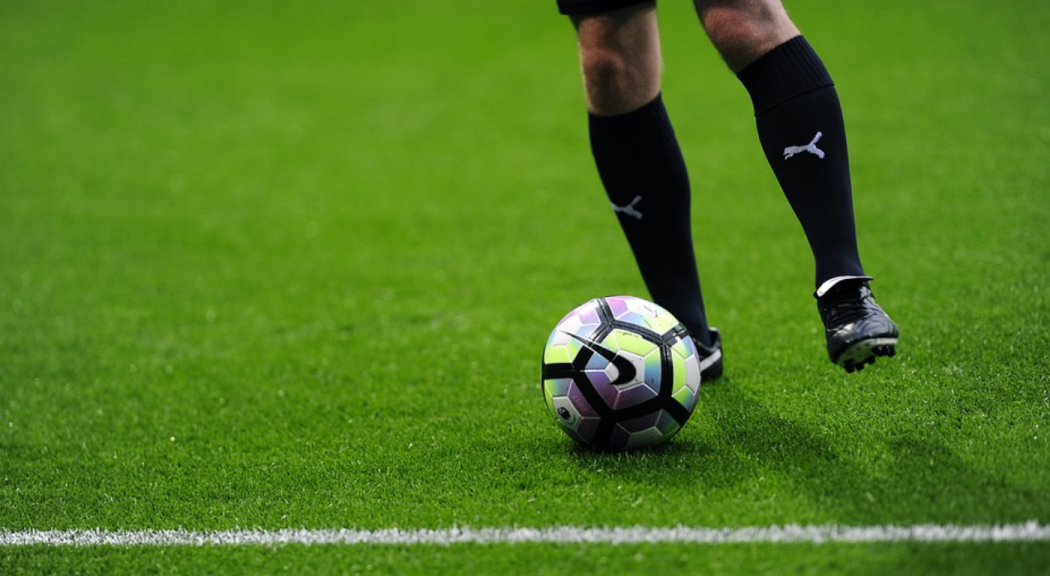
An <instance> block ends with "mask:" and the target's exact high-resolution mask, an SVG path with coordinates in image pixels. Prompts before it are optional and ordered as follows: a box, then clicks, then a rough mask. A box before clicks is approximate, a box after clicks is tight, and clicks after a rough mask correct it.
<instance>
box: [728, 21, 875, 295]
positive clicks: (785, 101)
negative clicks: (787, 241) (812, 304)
mask: <svg viewBox="0 0 1050 576" xmlns="http://www.w3.org/2000/svg"><path fill="white" fill-rule="evenodd" d="M738 77H739V79H740V81H741V82H742V83H743V84H744V86H745V87H746V88H747V91H748V93H749V94H750V95H751V100H752V103H753V104H754V107H755V119H756V123H757V125H758V136H759V140H760V141H761V142H762V150H763V151H764V152H765V154H766V159H767V160H768V161H769V165H770V166H771V167H772V168H773V173H774V174H776V177H777V180H778V181H779V182H780V187H781V188H782V189H783V190H784V194H785V195H786V196H787V199H788V202H790V203H791V208H792V209H793V210H794V211H795V216H796V217H798V220H799V222H800V223H801V224H802V229H803V230H804V231H805V233H806V238H807V239H808V240H809V246H810V249H812V251H813V259H814V260H815V262H816V285H818V286H819V285H820V284H822V283H823V282H824V281H826V280H828V279H830V278H834V277H837V276H863V275H864V270H863V268H862V267H861V263H860V255H859V253H858V250H857V233H856V226H855V224H854V219H853V192H852V185H851V183H850V172H849V155H848V153H847V150H846V129H845V125H844V123H843V120H842V108H841V107H840V105H839V98H838V94H837V92H836V91H835V85H834V84H833V83H832V81H831V76H830V75H829V74H828V71H827V69H826V68H825V67H824V64H823V63H822V62H821V60H820V58H819V57H818V56H817V54H816V52H814V51H813V48H812V47H811V46H810V45H809V43H808V42H806V40H805V38H803V37H802V36H796V37H795V38H793V39H791V40H789V41H787V42H785V43H784V44H781V45H780V46H777V47H776V48H774V49H773V50H771V51H770V52H768V53H767V54H765V55H764V56H762V57H761V58H759V59H758V60H756V61H755V62H754V63H752V64H750V65H749V66H748V67H747V68H745V69H744V70H743V71H741V72H740V74H739V75H738Z"/></svg>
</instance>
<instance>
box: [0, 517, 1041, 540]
mask: <svg viewBox="0 0 1050 576" xmlns="http://www.w3.org/2000/svg"><path fill="white" fill-rule="evenodd" d="M1036 541H1050V526H1046V525H1041V524H1039V523H1038V522H1027V523H1024V524H1005V525H971V526H960V525H953V524H947V525H938V524H917V525H912V526H894V525H885V526H838V525H819V526H797V525H791V526H770V527H744V528H693V527H686V526H677V527H673V528H647V527H641V526H634V527H620V528H616V527H614V528H581V527H574V526H557V527H551V528H466V527H464V528H445V529H438V530H400V529H397V528H391V529H385V530H350V529H315V530H307V529H300V530H226V531H215V532H195V531H191V530H140V531H123V530H115V531H114V530H22V531H6V530H0V545H2V546H33V545H47V546H257V545H280V544H302V545H318V544H335V545H401V546H411V545H441V546H449V545H454V544H522V543H541V544H614V545H619V544H663V543H676V544H707V545H719V544H795V543H803V544H822V543H829V542H839V543H870V542H973V543H978V542H1036Z"/></svg>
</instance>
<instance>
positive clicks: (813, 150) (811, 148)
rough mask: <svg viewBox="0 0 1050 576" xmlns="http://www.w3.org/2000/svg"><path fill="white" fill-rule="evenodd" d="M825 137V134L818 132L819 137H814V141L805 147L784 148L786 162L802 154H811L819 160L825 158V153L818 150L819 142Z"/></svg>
mask: <svg viewBox="0 0 1050 576" xmlns="http://www.w3.org/2000/svg"><path fill="white" fill-rule="evenodd" d="M823 135H824V134H823V133H821V132H817V135H816V136H814V137H813V140H812V141H811V142H810V143H809V144H806V145H805V146H788V147H787V148H784V160H787V159H788V158H791V157H792V156H794V155H795V154H798V153H800V152H809V153H810V154H813V155H814V156H816V157H817V158H824V151H823V150H821V149H820V148H817V141H818V140H820V137H821V136H823Z"/></svg>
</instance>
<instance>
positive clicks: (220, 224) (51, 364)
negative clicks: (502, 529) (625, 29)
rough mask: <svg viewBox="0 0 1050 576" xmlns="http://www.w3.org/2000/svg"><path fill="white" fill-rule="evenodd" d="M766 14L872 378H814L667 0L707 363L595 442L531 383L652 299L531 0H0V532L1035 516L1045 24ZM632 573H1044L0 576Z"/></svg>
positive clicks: (1009, 12)
mask: <svg viewBox="0 0 1050 576" xmlns="http://www.w3.org/2000/svg"><path fill="white" fill-rule="evenodd" d="M788 6H789V9H790V10H791V13H792V15H793V17H794V19H795V20H796V23H797V24H798V25H799V26H800V28H802V29H803V31H804V32H805V33H806V35H807V37H808V38H809V40H810V42H811V43H812V44H813V45H814V46H815V47H816V48H817V50H818V51H819V52H820V53H821V55H822V56H823V58H824V60H825V62H826V63H827V65H828V67H829V69H830V70H831V72H832V74H833V76H834V77H835V79H836V83H837V86H838V90H839V93H840V95H841V97H842V100H843V102H844V107H845V114H846V123H847V128H848V130H849V136H850V149H851V153H852V165H853V176H854V189H855V198H854V199H855V205H856V210H857V222H858V230H859V237H860V247H861V253H862V257H863V259H864V263H865V266H866V268H867V270H868V272H869V273H871V274H873V275H874V276H875V277H876V278H877V280H876V282H875V283H874V285H873V288H874V290H875V293H876V294H877V296H878V298H879V300H880V302H881V303H882V304H883V305H884V307H885V308H886V309H887V310H888V311H889V313H890V314H891V315H892V316H894V318H895V319H896V320H897V321H898V323H899V324H900V326H901V330H902V332H903V338H902V341H901V345H900V353H899V355H898V356H897V357H896V358H894V359H892V360H888V361H885V360H880V361H879V362H878V363H877V364H876V365H875V366H872V367H869V368H868V369H866V370H864V371H863V372H861V373H859V374H854V375H847V374H845V373H844V372H842V371H841V370H840V369H838V368H836V367H834V366H832V365H831V364H830V363H828V362H827V360H826V358H825V355H824V350H823V343H822V333H821V326H820V323H819V319H818V317H817V315H816V310H815V306H814V304H813V301H812V298H811V296H810V293H811V291H812V289H813V286H812V261H811V257H810V255H809V252H808V248H807V246H806V244H805V239H804V237H803V235H802V232H801V229H800V228H799V226H798V224H797V223H796V221H795V220H794V218H793V216H792V214H791V211H790V208H789V207H788V205H787V202H786V201H785V200H784V199H783V197H782V195H781V194H780V192H779V191H778V190H777V188H776V183H775V180H774V178H773V176H772V174H771V172H770V171H769V169H768V167H767V166H766V165H765V161H764V159H763V158H762V155H761V152H760V149H759V146H758V142H757V138H756V136H755V134H754V127H753V120H752V118H751V109H750V103H749V101H748V99H747V95H746V93H745V92H744V90H743V88H742V87H741V86H740V85H739V83H738V82H737V81H736V80H735V79H734V78H733V77H732V75H731V74H730V73H729V72H728V71H726V70H725V68H724V66H723V65H722V64H721V63H720V62H719V61H718V59H717V56H716V55H715V53H714V51H713V49H712V48H711V47H710V46H709V45H708V44H707V41H706V40H705V39H704V38H703V37H702V33H701V31H700V28H699V26H698V24H697V23H696V20H695V17H694V16H692V14H691V12H690V7H689V6H688V3H687V2H670V1H668V2H664V3H661V8H660V11H661V15H662V20H661V25H662V28H663V32H664V38H665V42H664V48H665V60H666V65H667V69H666V75H665V99H666V101H667V105H668V108H669V109H670V112H671V115H672V118H673V119H674V121H675V123H676V128H677V131H678V135H679V138H680V141H681V143H682V147H683V150H684V152H685V155H686V158H687V162H688V164H689V166H690V169H691V171H692V180H693V184H694V202H693V216H694V226H695V230H694V235H695V238H696V243H697V252H698V259H699V266H700V269H701V275H702V282H703V288H704V295H705V298H706V301H707V307H708V315H709V318H710V319H711V320H712V322H713V323H714V324H715V325H716V326H718V327H719V328H720V329H721V330H722V333H723V336H724V338H725V346H726V377H725V378H724V379H723V380H721V381H719V382H717V383H714V384H710V385H706V386H705V387H704V389H703V391H702V393H701V400H700V406H699V408H698V410H697V412H696V413H695V415H694V417H693V419H692V420H691V421H690V423H689V424H688V425H687V426H686V428H685V429H684V430H683V431H682V433H681V434H679V435H678V436H677V437H676V438H675V439H674V441H673V442H672V443H671V444H670V445H668V446H667V447H665V448H662V449H658V450H655V451H650V452H642V453H635V454H628V455H612V456H610V455H595V454H591V453H588V452H585V451H582V450H580V449H578V448H576V447H575V446H574V445H573V444H572V441H571V440H569V439H568V438H567V437H566V436H564V435H563V434H561V432H559V431H558V430H557V429H556V428H555V427H554V425H553V423H552V422H551V421H550V418H549V416H548V415H547V413H546V410H545V408H544V405H543V400H542V396H541V394H540V391H539V383H538V381H539V355H540V351H541V349H542V346H543V343H544V341H545V339H546V336H547V333H548V331H549V330H550V329H551V328H553V326H554V324H555V323H556V322H557V321H558V319H559V318H561V316H562V315H563V314H564V313H565V312H567V311H568V310H569V309H571V308H573V307H574V306H576V305H578V304H580V303H582V302H583V301H585V300H587V299H590V298H592V297H595V296H600V295H608V294H635V295H640V296H645V290H644V285H643V284H642V282H641V279H640V278H639V276H638V274H637V271H636V269H635V267H634V264H633V261H632V260H631V255H630V251H629V249H628V248H627V246H626V243H625V242H624V240H623V238H622V236H621V233H620V231H619V229H618V227H617V225H616V222H615V219H614V217H613V216H612V213H611V211H610V210H608V208H607V206H608V204H607V201H606V200H605V198H604V194H603V193H602V192H601V190H600V188H599V183H598V179H597V176H596V174H595V171H594V168H593V165H592V163H591V160H590V157H589V152H588V149H587V142H586V131H585V128H586V123H585V122H586V117H585V116H584V114H583V107H582V106H583V101H582V90H581V87H580V81H579V78H578V71H577V68H578V65H577V62H576V56H575V52H574V50H575V46H574V41H573V38H572V30H571V27H570V26H569V25H568V23H567V22H565V21H563V20H564V19H563V18H561V17H559V16H557V14H556V13H555V10H554V6H553V2H550V3H549V4H548V3H537V2H524V1H517V0H515V1H513V2H512V1H507V0H505V1H502V2H499V3H498V6H496V5H494V4H493V3H491V2H480V1H477V0H471V1H468V2H466V3H460V4H458V5H457V6H456V7H455V8H453V7H451V6H448V5H444V4H438V3H434V2H423V1H407V0H406V1H403V2H397V3H393V4H389V5H388V4H386V3H364V2H349V3H348V2H324V1H310V2H306V3H298V4H289V3H281V2H271V1H261V2H251V3H248V2H226V3H211V2H203V1H196V0H193V1H187V2H178V3H171V2H161V1H145V2H143V1H120V0H113V1H107V2H104V3H77V2H68V1H39V2H22V1H16V0H0V529H6V530H22V529H31V528H34V529H72V528H106V529H163V528H176V527H184V528H188V529H194V530H218V529H229V528H234V527H250V528H284V527H317V528H327V527H352V528H367V529H375V528H389V527H399V528H405V529H409V528H422V527H447V526H452V525H460V526H462V525H468V526H477V527H483V526H508V525H518V526H535V527H542V526H550V525H578V526H603V525H608V526H625V525H642V526H670V525H675V524H684V525H689V526H712V527H721V526H765V525H771V524H843V525H875V524H889V523H893V524H905V525H907V524H922V523H957V524H996V523H1013V522H1025V521H1030V520H1035V521H1040V522H1042V523H1047V522H1050V435H1048V430H1047V428H1048V427H1050V376H1048V373H1050V361H1048V360H1047V351H1048V349H1050V294H1048V293H1050V227H1048V225H1047V223H1048V222H1050V195H1048V194H1050V192H1048V190H1050V106H1048V105H1047V103H1046V102H1047V98H1048V96H1047V95H1048V94H1050V68H1048V67H1046V66H1045V65H1044V63H1045V61H1046V60H1047V58H1050V39H1048V37H1047V35H1046V34H1044V31H1043V28H1044V24H1045V22H1047V21H1050V7H1048V6H1047V5H1044V4H1042V3H1036V2H1005V3H1001V4H999V5H996V7H995V9H989V8H988V7H987V5H986V3H981V2H976V1H971V0H967V1H953V2H949V1H946V0H936V1H931V2H924V3H919V4H915V3H909V2H903V1H901V0H894V1H887V2H880V3H878V4H877V5H874V4H867V3H822V2H815V1H798V2H791V3H789V5H788ZM636 557H640V558H643V559H644V558H650V559H652V562H651V563H648V564H647V565H646V569H647V570H656V572H654V573H659V570H661V569H663V568H660V567H661V566H666V567H670V568H675V569H676V571H678V572H681V571H685V572H688V571H689V570H691V569H695V570H699V569H702V568H706V569H712V570H716V571H718V570H720V569H721V570H727V569H734V570H740V571H756V570H761V571H767V572H773V573H777V572H780V573H795V572H797V571H798V569H800V567H806V566H809V567H816V568H819V570H816V569H814V571H820V572H822V573H826V572H829V571H860V572H871V573H874V572H876V571H879V572H883V571H885V570H886V569H888V568H892V569H893V570H894V571H895V572H902V573H908V572H913V573H929V572H930V571H936V570H952V571H955V570H958V571H968V573H1003V572H1017V573H1033V572H1037V571H1039V570H1046V569H1047V568H1048V566H1050V545H1048V544H1046V543H1043V544H1026V545H1002V544H1000V545H965V544H953V545H915V544H908V545H904V544H901V545H890V544H880V545H870V546H862V545H831V544H825V545H822V546H798V545H793V546H778V545H758V546H733V547H726V548H719V549H712V548H711V547H702V546H687V545H668V546H656V545H649V546H646V545H640V546H631V547H624V548H615V547H610V546H578V545H572V546H551V545H546V546H544V545H518V546H510V545H500V546H454V547H451V548H433V547H420V548H396V547H393V548H391V547H382V546H379V547H367V548H348V547H342V548H340V547H322V548H303V547H294V546H293V547H288V548H279V549H268V548H259V547H254V548H243V549H230V548H204V549H178V550H172V549H159V548H146V549H113V548H92V549H71V548H62V549H46V548H15V547H0V571H2V572H14V573H21V572H48V571H57V572H84V573H104V572H111V571H122V570H134V571H141V572H149V571H158V572H179V571H186V572H194V571H199V570H203V569H205V568H206V567H208V566H213V567H217V569H221V570H224V571H247V572H252V571H259V572H274V571H280V570H281V569H282V568H283V567H285V566H288V567H290V568H289V569H290V570H291V571H293V572H300V571H301V572H319V573H323V572H330V571H331V572H347V571H354V567H355V566H356V567H358V568H362V569H363V567H365V566H367V565H368V564H369V561H370V560H376V562H375V566H374V567H376V568H377V569H379V568H382V569H384V570H385V571H386V572H393V573H396V572H399V571H404V572H409V571H412V570H413V567H414V568H415V569H419V570H424V569H426V570H437V569H444V570H449V571H459V570H468V569H472V570H474V571H477V569H478V568H477V567H478V566H483V565H488V566H495V567H499V569H501V570H502V571H503V572H505V573H508V574H513V573H522V574H524V573H530V574H531V573H540V572H543V571H544V570H546V571H549V572H551V573H558V572H561V573H564V571H565V570H568V569H576V568H580V567H589V568H592V569H595V568H602V569H603V570H605V571H608V572H609V573H619V572H623V573H628V572H631V571H633V570H634V569H636V568H637V567H638V566H637V565H636V564H632V562H634V561H635V559H636ZM602 558H605V559H607V560H608V563H607V564H603V563H602V562H601V559H602ZM657 559H659V561H657ZM609 565H611V566H612V567H609ZM654 566H655V568H654ZM671 572H672V570H670V569H667V570H666V573H671Z"/></svg>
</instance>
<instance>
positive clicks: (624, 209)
mask: <svg viewBox="0 0 1050 576" xmlns="http://www.w3.org/2000/svg"><path fill="white" fill-rule="evenodd" d="M823 155H824V154H823V153H821V156H823ZM641 201H642V197H641V196H635V197H634V200H631V203H630V204H628V205H626V206H617V205H616V203H615V202H609V204H612V209H613V210H614V211H616V212H620V213H623V214H626V215H628V216H633V217H635V218H637V219H639V220H641V219H642V213H641V212H639V211H637V210H635V209H634V207H635V206H637V205H638V203H639V202H641Z"/></svg>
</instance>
